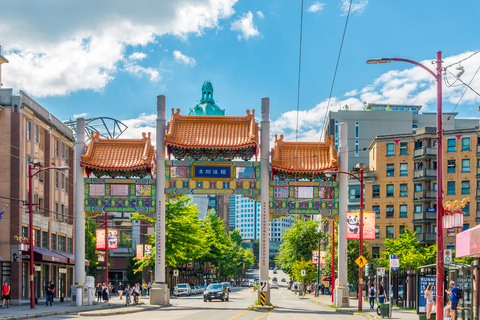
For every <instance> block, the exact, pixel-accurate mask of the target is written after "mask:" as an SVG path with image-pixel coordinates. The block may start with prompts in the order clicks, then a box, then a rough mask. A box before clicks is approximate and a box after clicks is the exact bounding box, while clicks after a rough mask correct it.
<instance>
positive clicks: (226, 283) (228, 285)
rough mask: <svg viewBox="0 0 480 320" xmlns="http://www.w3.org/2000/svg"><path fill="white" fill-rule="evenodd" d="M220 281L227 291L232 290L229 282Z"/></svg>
mask: <svg viewBox="0 0 480 320" xmlns="http://www.w3.org/2000/svg"><path fill="white" fill-rule="evenodd" d="M222 283H223V284H224V285H226V286H227V290H228V292H231V291H232V286H231V285H230V282H222Z"/></svg>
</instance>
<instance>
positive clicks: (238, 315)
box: [228, 310, 250, 320]
mask: <svg viewBox="0 0 480 320" xmlns="http://www.w3.org/2000/svg"><path fill="white" fill-rule="evenodd" d="M248 311H250V310H245V311H243V312H242V313H240V314H237V315H236V316H235V317H233V318H230V319H228V320H232V319H235V318H237V317H240V316H241V315H242V314H245V313H247V312H248Z"/></svg>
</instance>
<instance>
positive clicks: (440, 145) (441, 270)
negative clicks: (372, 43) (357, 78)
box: [367, 51, 444, 320]
mask: <svg viewBox="0 0 480 320" xmlns="http://www.w3.org/2000/svg"><path fill="white" fill-rule="evenodd" d="M392 61H401V62H408V63H411V64H414V65H416V66H418V67H420V68H422V69H424V70H425V71H427V72H428V73H430V74H431V75H432V76H433V77H434V78H435V81H436V82H437V283H436V285H437V299H436V305H437V310H443V307H444V302H443V281H444V266H443V250H444V243H443V128H442V126H443V124H442V121H443V117H442V116H443V112H442V71H443V67H442V52H441V51H437V60H436V63H437V69H436V73H435V72H433V71H432V70H430V69H429V68H427V67H425V66H424V65H423V64H420V63H418V62H416V61H413V60H408V59H401V58H380V59H371V60H367V63H368V64H378V63H390V62H392ZM436 319H437V320H442V319H443V313H442V312H437V316H436Z"/></svg>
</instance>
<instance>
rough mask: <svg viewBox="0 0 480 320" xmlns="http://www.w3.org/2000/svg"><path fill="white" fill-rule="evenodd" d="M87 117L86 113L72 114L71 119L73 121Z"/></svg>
mask: <svg viewBox="0 0 480 320" xmlns="http://www.w3.org/2000/svg"><path fill="white" fill-rule="evenodd" d="M86 116H87V113H86V112H83V113H80V114H74V115H73V118H74V119H77V118H85V117H86Z"/></svg>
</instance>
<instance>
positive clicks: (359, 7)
mask: <svg viewBox="0 0 480 320" xmlns="http://www.w3.org/2000/svg"><path fill="white" fill-rule="evenodd" d="M341 1H342V4H341V10H342V15H343V16H345V15H347V14H348V8H349V7H350V1H349V0H341ZM367 5H368V0H359V1H353V2H352V8H351V9H350V14H352V13H356V14H357V15H359V14H362V12H363V10H365V8H366V7H367Z"/></svg>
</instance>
